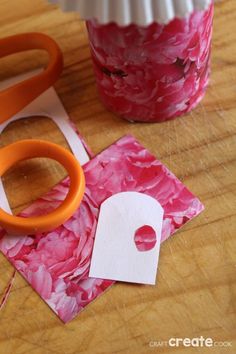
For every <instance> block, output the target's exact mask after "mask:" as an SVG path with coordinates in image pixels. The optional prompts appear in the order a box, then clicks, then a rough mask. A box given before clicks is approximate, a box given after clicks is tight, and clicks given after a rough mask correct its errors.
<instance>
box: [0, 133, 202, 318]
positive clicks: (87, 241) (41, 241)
mask: <svg viewBox="0 0 236 354" xmlns="http://www.w3.org/2000/svg"><path fill="white" fill-rule="evenodd" d="M83 167H84V172H85V177H86V192H85V195H84V198H83V202H82V204H81V206H80V208H79V209H78V210H77V211H76V213H75V214H74V215H73V217H72V218H71V219H70V220H68V221H67V222H66V223H65V224H64V225H62V226H60V227H58V228H57V229H56V230H54V231H52V232H49V233H44V234H37V235H28V236H24V237H10V236H9V235H6V234H5V232H4V230H0V249H1V251H2V252H3V253H4V255H5V256H6V257H7V258H8V260H9V261H10V262H11V263H12V264H13V265H14V266H15V268H16V269H17V270H18V271H19V272H20V273H21V274H22V275H23V276H24V277H25V279H26V280H27V281H28V282H29V283H30V284H31V286H32V287H33V288H34V289H35V290H36V291H37V292H38V293H39V295H40V296H41V297H42V298H43V300H45V302H46V303H47V304H48V305H49V306H50V307H51V309H52V310H53V311H54V312H55V313H56V314H57V315H58V316H59V317H60V319H61V320H62V321H64V322H68V321H70V320H71V319H72V318H73V317H74V316H76V315H77V314H78V313H79V312H80V311H82V310H83V309H84V308H85V307H86V306H87V305H88V304H89V303H91V302H92V301H93V300H94V299H96V298H97V297H98V296H99V295H101V294H102V293H103V292H104V291H105V290H106V289H107V288H108V287H109V286H111V285H112V284H113V283H114V282H113V281H108V280H103V279H94V278H89V277H88V273H89V267H90V260H91V255H92V249H93V243H94V235H95V231H96V225H97V220H98V215H99V206H100V205H101V203H102V202H103V201H104V200H105V199H107V198H108V197H110V196H111V195H113V194H115V193H118V192H124V191H136V192H141V193H146V194H148V195H150V196H152V197H153V198H156V199H157V200H158V201H159V203H160V204H161V205H162V207H163V209H164V223H163V230H162V241H164V240H166V239H167V238H168V237H169V236H171V235H172V234H173V233H174V232H175V231H176V230H178V229H179V228H180V227H181V226H182V225H184V224H185V223H186V222H187V221H189V220H191V219H192V218H193V217H195V216H197V215H198V214H199V213H200V212H201V211H202V210H203V208H204V207H203V205H202V204H201V202H200V201H199V200H198V198H196V197H195V196H194V195H193V194H192V193H191V192H190V191H189V190H188V189H187V188H186V187H185V186H184V185H183V184H182V183H181V182H180V181H179V180H178V179H177V178H176V177H175V176H174V175H173V174H172V173H171V172H170V171H169V170H168V169H167V168H166V167H165V166H164V165H163V164H162V163H161V162H160V161H158V160H157V159H156V158H155V157H154V156H153V155H151V154H150V153H149V152H148V151H147V150H146V149H145V148H144V147H143V146H141V145H140V144H139V143H138V142H137V141H136V140H135V139H134V138H133V137H132V136H125V137H124V138H122V139H120V140H119V141H117V142H116V143H115V144H113V145H111V146H110V147H109V148H107V149H106V150H104V151H103V152H102V153H100V154H99V155H97V156H96V157H95V158H93V159H92V160H91V161H89V162H88V163H87V164H86V165H84V166H83ZM68 186H69V179H68V178H67V179H65V180H64V181H62V182H61V183H59V184H58V185H57V186H56V187H54V188H53V189H52V190H51V191H50V192H49V193H47V194H46V195H45V196H43V197H42V198H40V199H39V200H37V201H36V202H35V203H34V204H33V205H32V206H31V207H29V208H28V209H27V210H25V211H24V212H23V213H21V215H22V216H25V217H28V216H33V215H35V216H36V215H42V214H45V213H47V212H50V211H52V210H53V209H54V208H55V207H57V206H58V205H59V204H60V203H61V201H62V200H63V199H64V198H65V195H66V193H67V191H68Z"/></svg>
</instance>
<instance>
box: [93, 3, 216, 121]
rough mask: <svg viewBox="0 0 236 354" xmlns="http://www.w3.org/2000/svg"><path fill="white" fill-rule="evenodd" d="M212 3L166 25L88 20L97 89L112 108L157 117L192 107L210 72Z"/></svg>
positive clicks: (145, 118)
mask: <svg viewBox="0 0 236 354" xmlns="http://www.w3.org/2000/svg"><path fill="white" fill-rule="evenodd" d="M212 20H213V3H212V4H211V5H210V6H209V8H208V9H207V10H205V11H195V12H193V13H192V15H191V16H189V17H188V18H184V19H178V18H176V19H174V20H173V21H171V22H170V23H168V24H167V25H162V24H158V23H153V24H151V25H149V26H147V27H140V26H137V25H134V24H133V25H129V26H127V27H120V26H118V25H117V24H115V23H110V24H107V25H101V24H99V23H98V22H97V21H96V20H90V21H87V28H88V33H89V38H90V44H91V52H92V58H93V63H94V69H95V74H96V79H97V85H98V90H99V93H100V96H101V99H102V101H103V102H104V104H105V105H106V106H107V107H108V109H110V110H111V111H113V112H115V113H117V114H119V115H121V116H123V117H124V118H127V119H128V120H131V121H146V122H158V121H163V120H166V119H171V118H174V117H176V116H179V115H181V114H183V113H185V112H189V111H190V110H191V109H193V108H194V107H195V106H196V105H197V104H198V103H199V101H200V100H201V99H202V97H203V96H204V93H205V90H206V87H207V84H208V79H209V72H210V65H209V60H210V48H211V38H212Z"/></svg>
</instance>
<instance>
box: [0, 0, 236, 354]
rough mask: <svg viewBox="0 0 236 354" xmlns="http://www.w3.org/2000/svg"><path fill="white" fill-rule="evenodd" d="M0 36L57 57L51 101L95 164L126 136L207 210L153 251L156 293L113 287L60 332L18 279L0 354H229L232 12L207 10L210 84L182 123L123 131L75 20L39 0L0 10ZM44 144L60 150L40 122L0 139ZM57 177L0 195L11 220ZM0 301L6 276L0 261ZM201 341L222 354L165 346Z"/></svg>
mask: <svg viewBox="0 0 236 354" xmlns="http://www.w3.org/2000/svg"><path fill="white" fill-rule="evenodd" d="M0 13H1V27H0V36H1V37H4V36H7V35H11V34H14V33H20V32H26V31H42V32H45V33H47V34H49V35H50V36H52V37H53V38H55V39H56V40H57V41H58V43H59V45H60V46H61V48H62V50H63V53H64V57H65V70H64V73H63V76H62V77H61V79H60V80H59V81H58V83H57V84H56V89H57V92H58V94H59V95H60V97H61V100H62V101H63V103H64V105H65V107H66V109H67V111H68V113H69V114H70V116H71V117H72V119H73V120H74V121H75V123H76V125H77V127H78V129H79V130H80V132H81V134H82V135H83V136H84V137H85V139H86V141H87V142H88V144H89V145H90V147H91V148H92V150H93V151H94V152H95V153H98V152H99V151H101V150H102V149H103V148H105V147H107V146H108V145H109V144H111V143H113V142H114V141H115V140H116V139H118V138H120V137H121V136H122V135H124V134H126V133H131V134H133V135H134V136H135V137H136V138H137V139H138V140H140V142H141V143H143V144H144V145H145V146H146V147H147V148H148V149H149V150H150V151H152V152H153V153H154V154H155V155H156V156H157V158H158V159H160V160H161V161H162V162H163V163H165V164H166V165H167V166H168V167H169V168H170V169H171V170H172V171H173V172H174V173H175V174H176V175H177V176H178V177H179V178H180V179H181V181H183V182H184V183H185V184H186V185H187V186H188V187H189V188H190V190H191V191H193V192H194V193H195V194H196V195H197V196H198V197H199V198H200V199H201V201H202V202H203V203H204V204H205V206H206V210H205V212H204V213H202V214H201V215H200V216H199V217H198V218H196V219H195V220H194V221H192V222H191V223H189V224H188V225H187V226H185V227H184V228H183V229H182V230H181V231H180V232H178V233H177V234H176V235H175V236H174V237H173V238H171V239H170V240H168V241H167V242H165V243H164V244H163V245H162V247H161V255H160V264H159V272H158V283H157V285H156V286H154V287H151V286H150V287H149V286H134V285H127V284H117V285H115V286H114V287H113V288H112V289H110V290H109V291H107V293H106V294H104V295H103V296H101V298H99V299H98V300H97V301H95V302H94V303H93V304H91V305H90V306H88V307H87V308H86V310H85V311H84V312H83V313H81V314H80V315H79V316H78V317H77V318H75V319H74V320H73V321H72V322H71V323H69V324H67V325H64V324H62V323H61V322H60V320H59V319H58V318H57V317H56V316H55V314H54V313H53V312H52V311H51V310H50V309H49V308H48V307H47V306H46V305H45V304H44V302H43V301H42V300H41V299H40V298H39V296H38V295H37V294H35V292H34V291H33V290H32V289H31V287H30V286H29V285H27V283H26V282H25V281H24V280H23V279H22V277H21V276H20V275H19V274H17V275H16V277H15V280H14V284H13V287H12V290H11V293H10V297H9V298H8V301H7V302H6V304H5V306H4V307H3V308H2V309H1V312H0V327H1V331H0V353H1V354H12V353H14V354H23V353H27V354H28V353H31V354H47V353H52V354H64V353H65V354H78V353H92V354H93V353H132V354H133V353H149V352H158V353H159V352H160V353H169V352H171V353H172V352H178V353H183V352H184V353H188V354H189V353H190V354H191V353H217V354H218V353H232V354H233V353H236V276H235V273H236V222H235V221H236V217H235V210H236V198H235V194H236V193H235V192H236V135H235V134H236V24H235V23H236V15H235V13H236V1H235V0H223V1H221V2H219V3H217V5H216V11H215V29H214V40H213V58H212V79H211V84H210V87H209V89H208V91H207V95H206V97H205V98H204V100H203V102H202V103H201V104H200V105H199V107H198V108H197V109H195V110H194V112H192V113H191V114H189V115H186V116H184V117H182V118H179V119H176V120H174V121H172V122H166V123H162V124H156V125H148V124H142V125H140V124H130V123H128V122H126V121H123V120H121V119H120V118H118V117H116V116H114V115H113V114H112V113H109V112H107V111H106V110H105V109H104V108H103V106H102V104H101V103H100V101H99V99H98V97H97V93H96V87H95V80H94V76H93V70H92V64H91V59H90V53H89V47H88V40H87V36H86V30H85V27H84V24H83V23H82V22H79V20H78V15H75V14H63V13H62V12H61V11H60V10H59V9H57V8H56V7H54V6H50V5H48V4H47V2H46V0H34V1H32V0H21V1H17V0H14V1H13V0H12V1H7V0H0ZM45 62H46V57H44V56H43V55H42V54H41V53H40V55H38V54H37V53H35V52H34V53H28V54H27V55H26V54H22V55H20V56H19V55H18V56H15V57H14V56H13V57H8V58H7V59H2V60H1V63H0V79H1V80H3V79H5V78H7V77H10V76H13V75H17V74H19V73H22V72H25V71H28V70H31V69H34V68H38V67H40V66H42V64H43V63H45ZM23 137H35V138H50V139H51V140H52V141H54V142H56V143H59V144H62V145H65V146H66V143H65V141H64V138H63V137H62V135H61V134H60V133H59V132H58V130H57V129H56V128H55V126H54V125H53V123H51V122H50V121H48V120H46V119H41V124H40V125H39V124H38V118H34V119H31V120H30V121H29V120H28V121H25V122H24V123H22V122H21V123H15V124H13V125H11V126H10V127H9V128H8V129H7V130H6V131H5V132H4V134H2V135H1V137H0V144H1V146H2V145H5V144H9V143H10V142H12V141H15V140H17V139H19V138H23ZM63 177H64V171H63V170H62V169H61V168H60V167H58V166H57V165H54V164H51V163H50V164H49V163H48V162H45V161H41V162H40V163H32V162H28V163H25V164H23V165H20V166H19V167H18V168H17V169H14V170H13V171H11V172H9V173H8V175H7V176H6V178H5V180H4V183H5V186H6V190H7V193H8V196H9V200H10V202H11V206H12V208H13V210H14V212H18V211H20V210H22V209H23V208H25V207H26V206H27V205H29V204H30V203H31V202H32V201H33V200H34V199H36V198H37V197H39V196H40V195H41V194H42V193H44V192H46V191H47V190H48V189H49V188H50V187H51V186H53V185H54V184H55V183H56V182H58V181H60V180H61V179H62V178H63ZM0 271H1V277H0V295H1V296H3V294H4V289H5V287H6V286H7V284H8V283H9V280H10V278H11V276H12V272H13V268H12V266H11V265H10V264H9V263H8V261H7V260H6V259H5V258H4V257H3V256H2V255H1V256H0ZM201 335H202V336H204V337H205V338H206V337H211V338H212V339H213V340H215V341H218V342H219V341H220V342H224V341H227V342H231V344H232V346H231V347H229V346H228V347H226V348H223V349H222V348H220V347H215V348H200V349H199V348H194V347H191V348H185V349H184V348H183V347H179V348H171V347H168V346H165V344H162V345H161V343H160V344H159V345H160V346H159V347H158V346H157V345H158V343H157V342H158V341H166V340H168V339H170V338H171V337H179V338H185V337H189V338H193V337H199V336H201Z"/></svg>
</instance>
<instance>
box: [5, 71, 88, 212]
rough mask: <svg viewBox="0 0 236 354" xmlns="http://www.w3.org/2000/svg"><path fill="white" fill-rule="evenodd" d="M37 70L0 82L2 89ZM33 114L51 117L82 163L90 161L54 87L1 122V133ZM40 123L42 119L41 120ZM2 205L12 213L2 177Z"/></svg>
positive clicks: (33, 73)
mask: <svg viewBox="0 0 236 354" xmlns="http://www.w3.org/2000/svg"><path fill="white" fill-rule="evenodd" d="M37 72H38V70H37V71H31V72H29V73H27V74H23V75H19V76H16V77H13V78H10V79H8V80H5V81H2V82H0V90H3V89H4V88H7V87H9V86H11V85H14V84H16V83H17V82H20V81H22V80H25V79H27V78H29V77H31V76H33V75H35V74H36V73H37ZM32 116H44V117H47V118H51V119H52V120H53V122H54V123H55V124H56V125H57V126H58V128H59V129H60V130H61V132H62V134H63V135H64V136H65V139H66V140H67V142H68V145H69V146H70V148H71V151H72V152H73V154H74V155H75V157H76V158H77V160H78V161H79V162H80V164H81V165H84V164H85V163H86V162H88V161H89V156H88V153H87V151H86V150H85V148H84V146H83V144H82V141H81V140H80V139H79V137H78V135H77V134H76V132H75V130H74V129H73V128H72V126H71V125H70V123H69V116H68V114H67V112H66V111H65V108H64V107H63V105H62V103H61V101H60V99H59V97H58V95H57V93H56V91H55V89H54V88H53V87H51V88H49V89H48V90H47V91H45V92H44V93H43V94H42V95H40V96H39V97H37V98H36V99H35V100H34V101H33V102H31V103H30V104H29V105H28V106H27V107H25V108H24V109H23V110H22V111H21V112H19V113H17V114H16V115H15V116H14V117H12V118H11V119H9V120H8V121H6V122H4V123H2V124H0V134H1V133H2V132H3V130H4V129H5V128H6V127H7V126H8V125H9V124H10V123H12V122H14V121H16V120H20V119H23V118H27V117H32ZM39 124H40V121H39ZM0 207H1V208H2V209H3V210H5V211H6V212H8V213H11V209H10V205H9V203H8V200H7V197H6V193H5V191H4V188H3V184H2V181H1V178H0Z"/></svg>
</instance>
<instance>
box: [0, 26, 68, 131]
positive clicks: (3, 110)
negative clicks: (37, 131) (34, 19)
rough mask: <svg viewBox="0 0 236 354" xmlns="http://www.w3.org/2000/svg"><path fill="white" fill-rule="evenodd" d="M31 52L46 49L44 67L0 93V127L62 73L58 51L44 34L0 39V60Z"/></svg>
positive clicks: (54, 43) (60, 56)
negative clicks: (39, 71)
mask: <svg viewBox="0 0 236 354" xmlns="http://www.w3.org/2000/svg"><path fill="white" fill-rule="evenodd" d="M31 49H44V50H46V51H47V52H48V54H49V62H48V66H47V68H46V69H45V70H44V71H43V72H42V73H40V74H37V75H35V76H34V77H32V78H30V79H28V80H25V81H23V82H20V83H18V84H16V85H14V86H12V87H9V88H7V89H5V90H3V91H1V92H0V124H1V123H3V122H4V121H6V120H7V119H9V118H11V117H12V116H14V115H15V114H16V113H18V112H20V111H21V110H22V109H23V108H24V107H25V106H27V105H28V104H29V103H30V102H32V101H33V100H34V99H35V98H37V97H38V96H39V95H40V94H41V93H43V92H44V91H45V90H47V89H48V88H49V87H50V86H52V85H53V84H54V82H55V81H56V80H57V79H58V77H59V76H60V74H61V72H62V69H63V56H62V53H61V50H60V48H59V46H58V45H57V43H56V42H55V41H54V40H53V39H52V38H50V37H48V36H47V35H45V34H42V33H24V34H19V35H15V36H11V37H6V38H3V39H0V58H2V57H5V56H7V55H10V54H14V53H19V52H23V51H26V50H31Z"/></svg>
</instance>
